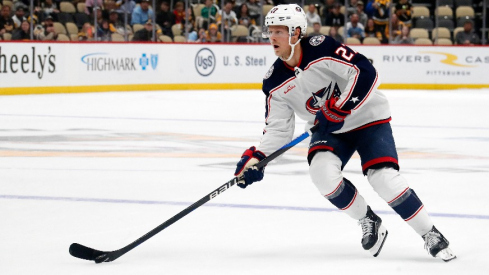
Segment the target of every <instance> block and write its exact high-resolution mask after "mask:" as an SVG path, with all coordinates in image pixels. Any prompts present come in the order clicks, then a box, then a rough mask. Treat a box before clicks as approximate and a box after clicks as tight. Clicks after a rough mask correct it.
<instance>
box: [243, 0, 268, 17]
mask: <svg viewBox="0 0 489 275" xmlns="http://www.w3.org/2000/svg"><path fill="white" fill-rule="evenodd" d="M259 2H260V1H257V0H248V2H247V3H246V4H247V5H248V9H249V10H250V17H251V18H253V19H255V20H257V19H258V18H259V17H260V14H261V13H262V7H261V5H260V4H259ZM264 16H266V14H265V15H264Z"/></svg>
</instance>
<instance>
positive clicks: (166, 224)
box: [108, 125, 317, 261]
mask: <svg viewBox="0 0 489 275" xmlns="http://www.w3.org/2000/svg"><path fill="white" fill-rule="evenodd" d="M316 129H317V125H316V126H314V127H312V128H311V129H310V130H309V131H307V132H305V133H303V134H302V135H300V136H298V137H296V138H295V139H294V140H292V141H291V142H289V143H287V144H286V145H284V146H282V147H281V148H280V149H278V150H277V151H275V152H273V153H272V154H270V155H269V156H268V157H266V158H264V159H263V160H261V161H260V162H258V163H257V164H256V165H255V166H256V167H257V168H261V167H263V166H265V165H267V164H268V163H269V162H270V161H272V160H274V159H275V158H277V157H278V156H280V155H282V154H283V153H285V152H286V151H288V150H289V149H290V148H292V147H294V146H295V145H297V144H299V143H300V142H301V141H303V140H305V139H306V138H308V137H309V136H310V135H311V134H312V133H313V132H315V131H316ZM237 181H238V178H236V177H235V178H233V179H232V180H230V181H228V182H226V183H225V184H223V185H221V186H219V187H218V188H217V189H215V190H214V191H212V192H211V193H209V194H207V195H206V196H204V197H203V198H201V199H200V200H198V201H196V202H195V203H193V204H192V205H190V206H189V207H187V208H185V209H184V210H182V211H180V212H179V213H178V214H176V215H175V216H173V217H171V218H170V219H168V220H167V221H165V222H164V223H162V224H160V225H159V226H157V227H156V228H154V229H153V230H151V231H149V232H148V233H146V234H145V235H143V236H142V237H140V238H139V239H137V240H135V241H134V242H132V243H130V244H128V245H126V246H125V247H123V248H121V249H119V250H116V251H112V252H108V254H110V255H109V256H110V260H108V261H114V260H115V259H117V258H119V257H120V256H122V255H124V254H126V253H127V252H129V251H131V250H132V249H134V248H135V247H137V246H139V245H140V244H142V243H144V242H145V241H147V240H148V239H149V238H151V237H153V236H154V235H156V234H158V233H159V232H161V231H162V230H164V229H165V228H167V227H169V226H170V225H172V224H174V223H175V222H177V221H178V220H180V219H181V218H183V217H185V216H186V215H187V214H189V213H190V212H192V211H194V210H195V209H197V208H199V207H200V206H202V205H203V204H205V203H206V202H208V201H210V200H212V199H214V198H215V197H217V196H218V195H220V194H222V193H223V192H224V191H226V190H227V189H229V188H231V187H232V186H233V185H235V184H236V183H237Z"/></svg>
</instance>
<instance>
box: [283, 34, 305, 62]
mask: <svg viewBox="0 0 489 275" xmlns="http://www.w3.org/2000/svg"><path fill="white" fill-rule="evenodd" d="M291 40H292V36H289V46H290V47H291V48H292V49H291V50H290V55H289V57H288V58H287V59H283V58H282V57H279V58H280V59H282V61H285V62H287V61H289V60H291V59H292V56H294V49H295V46H296V45H297V44H299V42H301V38H299V39H298V40H297V42H295V44H292V43H291V42H290V41H291Z"/></svg>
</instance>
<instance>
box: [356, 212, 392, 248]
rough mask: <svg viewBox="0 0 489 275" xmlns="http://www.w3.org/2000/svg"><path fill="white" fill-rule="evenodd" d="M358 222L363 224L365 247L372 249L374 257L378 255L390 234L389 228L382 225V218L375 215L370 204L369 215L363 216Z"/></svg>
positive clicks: (363, 242) (363, 244) (363, 243)
mask: <svg viewBox="0 0 489 275" xmlns="http://www.w3.org/2000/svg"><path fill="white" fill-rule="evenodd" d="M358 224H359V225H361V226H362V231H363V237H362V246H363V249H365V250H368V251H370V253H371V254H372V255H373V256H374V257H377V256H378V255H379V254H380V250H382V246H383V245H384V242H385V239H386V238H387V234H388V232H387V229H386V228H385V227H384V226H383V225H382V219H381V218H380V217H379V216H377V215H375V213H374V212H373V211H372V209H370V206H368V208H367V215H366V216H365V217H363V218H361V219H360V220H359V221H358Z"/></svg>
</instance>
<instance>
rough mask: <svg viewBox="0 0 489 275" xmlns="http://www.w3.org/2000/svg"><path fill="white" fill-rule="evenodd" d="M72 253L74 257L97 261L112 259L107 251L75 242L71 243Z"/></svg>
mask: <svg viewBox="0 0 489 275" xmlns="http://www.w3.org/2000/svg"><path fill="white" fill-rule="evenodd" d="M70 254H71V256H73V257H76V258H80V259H83V260H88V261H95V262H96V263H103V262H107V261H110V260H109V257H108V255H107V254H108V253H107V252H103V251H99V250H96V249H93V248H90V247H87V246H84V245H81V244H77V243H73V244H71V245H70Z"/></svg>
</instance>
